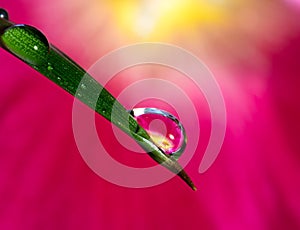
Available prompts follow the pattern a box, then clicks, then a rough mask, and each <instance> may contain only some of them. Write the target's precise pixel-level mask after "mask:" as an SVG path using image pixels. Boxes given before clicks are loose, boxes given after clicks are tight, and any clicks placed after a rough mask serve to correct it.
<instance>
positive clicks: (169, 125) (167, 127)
mask: <svg viewBox="0 0 300 230" xmlns="http://www.w3.org/2000/svg"><path fill="white" fill-rule="evenodd" d="M130 113H131V114H132V115H133V116H134V117H135V119H136V120H137V122H138V124H139V125H140V126H142V127H143V128H144V129H145V130H146V131H147V132H148V134H149V135H150V137H151V139H152V141H153V142H154V143H155V144H156V145H157V146H158V147H159V148H161V149H162V150H164V152H165V153H166V154H169V155H173V156H174V158H175V159H178V158H179V157H180V155H181V154H182V153H183V151H184V149H185V146H186V140H187V139H186V133H185V130H184V127H183V125H182V124H181V123H180V121H179V120H178V119H177V118H176V117H175V116H173V115H172V114H170V113H168V112H166V111H163V110H160V109H156V108H134V109H133V110H131V111H130Z"/></svg>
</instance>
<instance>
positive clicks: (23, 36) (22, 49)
mask: <svg viewBox="0 0 300 230" xmlns="http://www.w3.org/2000/svg"><path fill="white" fill-rule="evenodd" d="M1 40H2V44H3V45H4V46H5V48H7V49H8V50H9V51H10V52H12V53H13V54H15V55H16V56H17V57H19V58H20V59H22V60H23V61H25V62H27V63H29V64H32V65H41V64H43V63H44V62H47V57H48V54H49V49H50V45H49V43H48V40H47V38H46V37H45V35H43V34H42V33H41V32H40V31H39V30H37V29H35V28H34V27H31V26H27V25H23V24H19V25H15V26H11V27H9V28H7V29H6V30H5V31H4V33H3V35H2V36H1Z"/></svg>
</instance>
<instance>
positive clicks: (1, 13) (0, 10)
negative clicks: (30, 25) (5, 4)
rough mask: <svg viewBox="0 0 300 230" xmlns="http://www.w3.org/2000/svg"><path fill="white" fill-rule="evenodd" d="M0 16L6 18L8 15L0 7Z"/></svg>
mask: <svg viewBox="0 0 300 230" xmlns="http://www.w3.org/2000/svg"><path fill="white" fill-rule="evenodd" d="M0 18H4V19H6V20H8V18H9V16H8V13H7V11H6V10H5V9H2V8H0Z"/></svg>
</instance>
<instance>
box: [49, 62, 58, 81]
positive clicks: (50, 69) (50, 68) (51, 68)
mask: <svg viewBox="0 0 300 230" xmlns="http://www.w3.org/2000/svg"><path fill="white" fill-rule="evenodd" d="M47 69H48V70H49V71H52V70H53V67H52V65H51V63H48V67H47ZM57 80H60V78H59V77H58V78H57Z"/></svg>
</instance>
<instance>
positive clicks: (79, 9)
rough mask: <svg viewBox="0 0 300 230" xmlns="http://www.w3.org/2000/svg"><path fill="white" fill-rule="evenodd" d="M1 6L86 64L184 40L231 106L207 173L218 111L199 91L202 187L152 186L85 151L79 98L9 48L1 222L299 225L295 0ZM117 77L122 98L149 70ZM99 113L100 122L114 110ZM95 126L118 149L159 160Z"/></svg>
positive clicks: (60, 0) (37, 225) (191, 169)
mask: <svg viewBox="0 0 300 230" xmlns="http://www.w3.org/2000/svg"><path fill="white" fill-rule="evenodd" d="M0 7H2V8H5V9H7V10H8V11H9V14H10V19H11V20H12V21H14V22H17V23H24V24H30V25H34V26H35V27H37V28H39V29H40V30H41V31H43V33H44V34H45V35H46V36H47V38H48V39H49V41H50V42H51V43H53V44H54V45H56V46H57V47H59V48H60V49H61V50H63V51H64V52H65V53H67V54H68V55H69V56H71V57H72V58H73V59H74V60H75V61H76V62H78V63H79V64H80V65H81V66H83V67H84V68H86V69H87V68H89V67H90V66H91V65H92V64H93V63H94V62H95V61H97V60H98V59H99V58H100V57H101V56H103V55H105V54H106V53H108V52H109V51H112V50H114V49H117V48H119V47H121V46H124V45H129V44H132V43H137V42H145V41H154V42H167V43H171V44H174V45H178V46H180V47H182V48H184V49H187V50H188V51H190V52H192V53H193V54H195V55H197V57H199V58H200V59H201V60H202V61H203V62H204V63H205V64H206V65H207V66H208V67H209V68H210V69H211V71H212V72H213V73H214V75H215V77H216V79H217V81H218V83H219V84H220V87H221V89H222V92H223V94H224V99H225V103H226V106H227V117H228V121H227V122H228V124H227V132H226V137H225V141H224V144H223V148H222V150H221V152H220V155H219V156H218V158H217V160H216V162H215V163H214V164H213V166H212V167H211V168H210V169H209V170H208V171H207V172H206V173H204V174H199V173H198V167H199V164H200V161H201V158H202V155H203V153H204V150H205V147H206V145H207V142H208V138H209V133H210V120H209V111H208V109H207V105H206V104H205V101H204V100H203V98H200V96H199V95H198V94H197V93H195V94H193V93H191V95H190V96H191V98H192V99H193V102H194V103H195V105H196V106H197V108H198V113H199V115H200V121H199V123H200V125H201V137H200V141H199V146H198V149H197V153H196V154H195V155H194V157H193V159H192V160H191V162H190V163H189V164H188V165H187V167H186V171H187V172H188V173H189V174H190V176H191V177H192V179H193V180H194V181H195V184H196V185H197V187H198V191H197V192H193V191H192V190H190V189H189V188H188V187H187V186H186V185H185V184H184V183H183V182H182V181H181V180H180V179H179V178H177V177H174V178H173V179H171V180H170V181H168V182H166V183H164V184H162V185H159V186H155V187H151V188H144V189H132V188H123V187H119V186H117V185H114V184H111V183H109V182H107V181H105V180H103V179H102V178H100V177H98V176H97V175H96V174H95V173H93V172H92V171H91V170H90V168H89V167H88V166H87V165H86V164H85V162H84V161H83V160H82V158H81V155H80V153H79V151H78V149H77V147H76V143H75V140H74V137H73V131H72V105H73V97H72V96H71V95H69V94H67V93H66V92H64V91H63V90H62V89H60V88H59V87H57V86H56V85H55V84H54V83H52V82H50V81H49V80H48V79H46V78H45V77H43V76H41V75H40V74H39V73H37V72H35V71H34V70H33V69H31V68H30V67H28V66H26V65H25V64H24V63H22V62H21V61H19V60H18V59H16V58H15V57H13V56H12V55H10V54H9V53H7V52H6V51H4V50H2V49H1V50H0V68H1V90H0V127H1V128H0V229H300V196H299V194H300V179H299V178H300V145H299V136H300V135H299V131H300V123H299V120H298V119H299V117H300V102H299V97H300V90H299V89H298V88H299V86H300V80H299V78H300V61H299V60H300V2H299V1H296V0H293V1H292V0H289V1H287V0H286V1H283V0H273V1H271V0H267V1H259V0H252V1H250V0H249V1H246V0H244V1H236V0H223V1H212V0H211V1H202V0H199V1H193V0H189V1H180V0H174V1H165V2H164V3H161V2H159V1H129V0H128V1H100V0H98V1H96V0H91V1H83V0H53V1H45V0H42V1H36V0H32V1H30V2H29V1H25V0H16V1H10V0H2V1H1V5H0ZM161 71H163V70H161ZM129 73H130V74H129ZM154 74H156V75H157V77H160V76H159V74H160V73H159V71H158V70H157V71H156V72H155V71H154ZM120 75H125V77H124V76H123V77H122V76H121V77H120V78H119V79H121V80H119V81H117V80H115V81H112V82H111V83H110V84H109V85H108V88H109V90H110V91H111V92H112V93H113V94H114V95H115V96H117V95H118V93H119V92H120V91H121V90H122V87H126V85H128V84H129V82H132V81H134V79H136V78H143V77H146V76H147V74H144V73H142V74H141V72H140V71H138V70H137V71H134V70H133V71H131V72H130V71H129V72H128V76H127V75H126V71H125V72H124V73H121V74H120ZM176 79H179V80H178V81H180V78H178V76H176ZM182 84H184V85H183V88H186V89H188V90H190V92H196V91H194V88H193V86H192V85H189V84H187V85H185V83H184V82H182ZM189 87H190V88H189ZM157 103H158V102H157ZM149 104H150V102H148V104H147V102H145V103H144V104H143V105H145V106H146V105H149ZM149 106H157V107H159V106H160V105H159V104H156V105H153V104H150V105H149ZM161 106H163V105H161ZM96 120H97V126H98V127H99V133H101V130H105V127H107V126H108V122H106V121H104V119H102V118H101V117H100V116H98V117H97V119H96ZM184 125H185V126H187V127H189V126H192V125H193V124H184ZM101 127H104V128H101ZM100 135H103V136H104V137H103V138H104V139H105V141H106V143H107V145H108V146H107V148H108V149H109V151H110V152H111V153H112V155H113V156H114V157H116V158H118V159H119V160H120V161H122V162H125V163H126V164H129V165H135V164H138V166H141V165H144V166H145V165H148V166H149V165H154V163H153V162H152V161H151V159H149V158H148V157H147V156H141V155H138V156H137V155H136V154H135V155H134V154H130V152H125V153H124V152H122V148H121V147H120V146H118V145H115V144H114V143H115V139H114V137H113V136H111V134H108V135H105V134H104V133H103V132H102V133H101V134H100ZM135 158H138V159H137V160H136V159H135ZM135 160H136V162H135ZM138 166H137V167H138Z"/></svg>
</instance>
